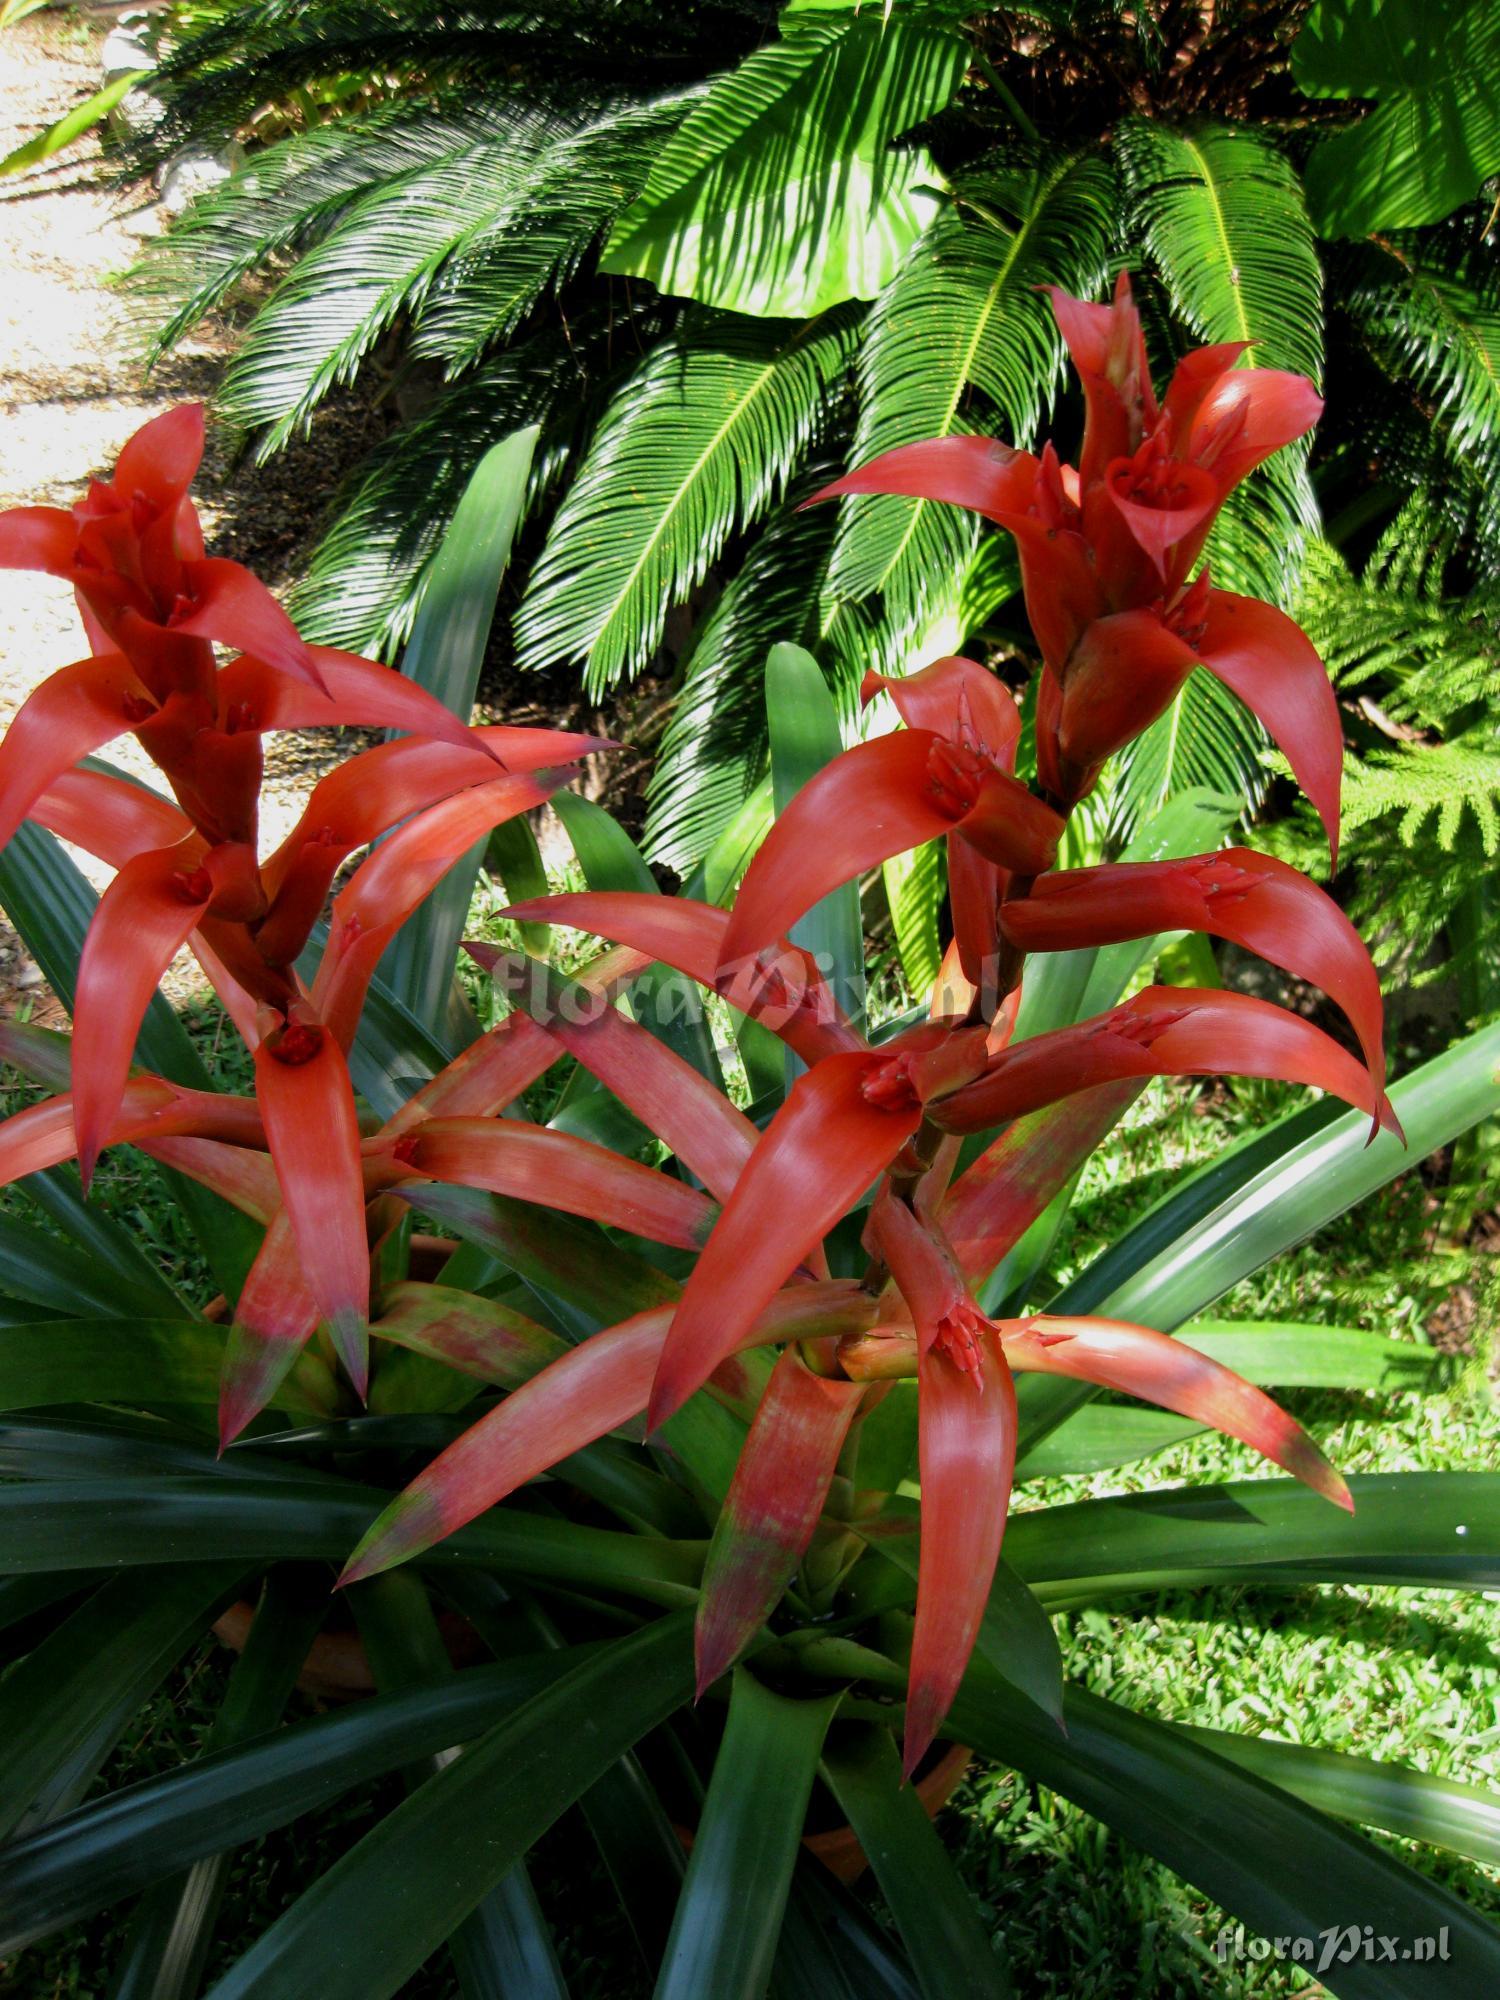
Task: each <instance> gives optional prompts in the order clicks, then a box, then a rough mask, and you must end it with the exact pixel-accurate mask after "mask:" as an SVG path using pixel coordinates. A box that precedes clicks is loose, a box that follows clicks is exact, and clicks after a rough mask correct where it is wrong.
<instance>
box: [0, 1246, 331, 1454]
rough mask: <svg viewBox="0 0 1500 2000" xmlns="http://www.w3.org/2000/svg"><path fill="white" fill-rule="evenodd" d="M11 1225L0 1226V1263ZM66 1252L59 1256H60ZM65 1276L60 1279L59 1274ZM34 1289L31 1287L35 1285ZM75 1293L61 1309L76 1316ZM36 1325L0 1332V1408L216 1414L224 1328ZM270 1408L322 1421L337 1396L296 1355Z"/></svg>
mask: <svg viewBox="0 0 1500 2000" xmlns="http://www.w3.org/2000/svg"><path fill="white" fill-rule="evenodd" d="M18 1227H19V1225H17V1224H13V1223H11V1222H10V1221H9V1219H8V1218H5V1219H4V1220H3V1221H0V1259H3V1257H4V1254H5V1251H6V1248H7V1246H10V1247H12V1248H13V1247H14V1236H15V1232H16V1231H17V1229H18ZM64 1254H65V1255H67V1254H68V1253H67V1252H66V1251H65V1253H64ZM63 1275H66V1274H63ZM34 1288H35V1289H39V1287H34ZM78 1307H79V1300H78V1299H77V1297H76V1296H74V1297H73V1298H71V1299H70V1300H69V1302H68V1306H67V1308H66V1310H68V1311H69V1312H71V1313H75V1314H76V1313H77V1311H78ZM118 1310H119V1301H118V1299H116V1301H115V1302H114V1305H113V1306H112V1307H109V1308H108V1310H107V1311H106V1310H104V1309H103V1307H102V1304H101V1310H100V1312H99V1316H98V1317H97V1318H93V1317H91V1318H88V1319H77V1318H66V1319H65V1318H57V1319H43V1320H39V1321H37V1322H35V1323H34V1324H32V1325H29V1326H5V1327H0V1409H5V1410H39V1409H46V1408H47V1407H48V1406H49V1405H55V1404H60V1403H109V1402H114V1403H124V1404H127V1405H131V1406H133V1407H135V1408H137V1409H140V1408H143V1407H145V1408H156V1407H158V1406H161V1405H166V1406H171V1405H173V1404H183V1403H191V1404H196V1405H200V1406H202V1407H204V1408H206V1409H210V1410H211V1409H215V1408H216V1407H217V1405H218V1400H219V1376H220V1371H221V1370H222V1368H223V1365H224V1343H225V1339H226V1337H227V1336H226V1330H225V1328H223V1327H222V1326H211V1325H209V1324H208V1323H207V1322H206V1321H205V1320H191V1319H183V1320H147V1319H116V1318H114V1317H112V1316H111V1315H112V1314H113V1313H114V1312H117V1311H118ZM273 1402H274V1404H275V1406H276V1408H278V1409H282V1410H293V1411H299V1412H301V1411H305V1412H308V1413H310V1414H315V1415H326V1414H327V1413H329V1412H330V1411H332V1410H333V1409H335V1408H336V1407H337V1404H338V1390H337V1387H336V1386H335V1384H334V1380H333V1377H332V1376H331V1375H330V1374H329V1372H328V1369H327V1367H326V1365H325V1364H324V1363H323V1362H322V1361H321V1360H319V1358H318V1356H317V1355H316V1354H313V1353H311V1352H307V1353H304V1354H302V1355H301V1356H300V1357H299V1359H298V1360H297V1362H296V1364H295V1365H294V1366H293V1368H292V1369H291V1371H290V1373H289V1374H288V1375H287V1376H286V1377H285V1379H284V1380H283V1381H282V1382H281V1384H280V1385H279V1386H278V1388H277V1391H276V1394H275V1397H274V1398H273Z"/></svg>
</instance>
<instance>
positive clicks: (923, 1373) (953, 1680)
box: [902, 1328, 1018, 1778]
mask: <svg viewBox="0 0 1500 2000" xmlns="http://www.w3.org/2000/svg"><path fill="white" fill-rule="evenodd" d="M981 1339H982V1349H983V1352H982V1361H981V1368H980V1372H979V1375H978V1376H977V1377H976V1376H975V1375H974V1374H973V1373H971V1372H969V1371H968V1370H965V1369H962V1368H958V1367H956V1366H955V1365H954V1363H953V1362H952V1361H951V1360H950V1359H949V1357H948V1355H947V1354H946V1353H945V1352H944V1350H943V1349H942V1347H940V1346H937V1345H934V1346H933V1347H931V1348H929V1349H928V1351H927V1352H926V1353H925V1354H924V1355H923V1356H922V1359H921V1362H920V1364H919V1372H918V1382H917V1392H918V1416H917V1457H918V1465H919V1469H920V1473H921V1483H922V1544H921V1555H920V1559H919V1569H918V1573H917V1618H916V1626H915V1629H914V1631H913V1634H912V1648H911V1678H910V1681H909V1684H908V1691H907V1701H906V1737H905V1742H904V1744H903V1760H902V1761H903V1767H904V1769H905V1772H906V1775H907V1777H908V1778H910V1776H911V1774H912V1772H913V1771H914V1770H915V1769H916V1767H917V1765H918V1764H919V1763H920V1762H921V1761H922V1758H923V1757H924V1756H925V1755H926V1754H927V1751H928V1749H929V1748H930V1747H931V1744H932V1740H933V1738H934V1737H935V1736H936V1735H937V1732H938V1730H939V1728H940V1727H941V1725H942V1721H943V1717H944V1716H945V1715H946V1714H947V1713H948V1709H949V1706H950V1705H951V1703H952V1701H953V1697H954V1695H955V1694H956V1693H957V1692H958V1684H959V1682H960V1681H961V1680H962V1679H963V1675H964V1669H965V1667H967V1665H968V1663H969V1655H970V1653H971V1652H972V1651H973V1650H974V1640H975V1637H976V1635H977V1634H978V1631H979V1624H980V1620H981V1619H982V1618H983V1617H984V1608H985V1605H986V1603H987V1601H988V1599H989V1594H990V1585H991V1583H992V1582H993V1581H994V1576H995V1565H996V1563H997V1562H998V1561H999V1560H1000V1544H1001V1540H1002V1538H1003V1537H1004V1534H1005V1518H1006V1515H1007V1513H1008V1512H1009V1509H1010V1488H1011V1479H1012V1476H1013V1474H1014V1472H1015V1465H1016V1432H1017V1421H1018V1420H1017V1413H1016V1390H1015V1384H1014V1382H1013V1381H1012V1380H1011V1373H1010V1369H1009V1368H1008V1367H1007V1365H1006V1362H1005V1357H1004V1355H1003V1354H1002V1352H1001V1350H1000V1345H999V1342H998V1341H997V1340H996V1339H995V1337H994V1335H993V1333H992V1332H991V1331H990V1330H989V1329H988V1328H986V1329H985V1330H984V1333H983V1335H982V1336H981Z"/></svg>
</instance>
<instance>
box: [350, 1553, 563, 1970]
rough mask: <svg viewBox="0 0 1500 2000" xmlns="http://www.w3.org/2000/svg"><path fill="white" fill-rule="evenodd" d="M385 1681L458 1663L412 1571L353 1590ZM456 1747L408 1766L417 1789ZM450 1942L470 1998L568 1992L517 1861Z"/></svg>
mask: <svg viewBox="0 0 1500 2000" xmlns="http://www.w3.org/2000/svg"><path fill="white" fill-rule="evenodd" d="M349 1594H350V1597H351V1599H352V1601H353V1606H354V1615H355V1618H356V1620H357V1621H358V1624H359V1629H360V1633H361V1635H362V1637H363V1639H364V1642H365V1650H366V1652H367V1653H368V1655H369V1659H370V1665H371V1668H372V1669H373V1671H374V1675H375V1685H376V1686H377V1687H378V1688H383V1689H389V1690H391V1691H393V1692H394V1691H396V1690H398V1689H401V1688H410V1687H418V1686H423V1685H426V1684H427V1683H429V1682H432V1681H442V1680H446V1679H448V1678H449V1677H450V1676H451V1674H452V1672H453V1668H452V1665H451V1663H450V1662H449V1659H448V1654H447V1650H446V1648H445V1647H444V1645H443V1639H442V1634H441V1633H440V1631H439V1630H438V1623H437V1619H436V1618H435V1616H434V1615H433V1610H432V1606H431V1604H430V1602H429V1601H428V1597H427V1592H426V1590H425V1588H424V1587H423V1585H422V1583H421V1581H420V1579H419V1578H418V1577H416V1576H415V1575H413V1574H412V1573H411V1572H410V1571H399V1572H397V1573H396V1574H395V1575H392V1576H379V1577H374V1578H372V1579H371V1580H370V1581H369V1582H368V1583H362V1584H359V1585H357V1586H356V1587H355V1588H354V1589H353V1590H352V1591H351V1592H350V1593H349ZM455 1754H456V1753H455V1752H453V1751H451V1750H444V1751H442V1752H440V1753H439V1754H438V1756H437V1757H435V1758H433V1759H432V1760H431V1762H430V1763H429V1764H424V1765H420V1766H416V1767H414V1768H413V1769H412V1770H411V1771H409V1772H408V1774H407V1784H408V1787H409V1789H412V1790H415V1789H416V1788H417V1786H418V1785H420V1784H421V1782H422V1780H423V1779H424V1778H426V1777H427V1776H429V1775H430V1774H431V1772H433V1771H440V1770H442V1768H443V1766H444V1765H445V1764H447V1763H449V1762H450V1761H451V1760H452V1758H453V1756H454V1755H455ZM448 1948H449V1951H450V1953H451V1955H452V1958H453V1964H454V1968H455V1970H456V1971H457V1973H458V1981H459V1985H460V1987H461V1988H462V1991H463V1994H464V2000H503V1996H504V1995H506V1994H507V1993H526V1994H535V1995H536V2000H567V1987H566V1986H565V1985H564V1984H563V1976H562V1970H561V1968H560V1967H559V1965H558V1963H557V1953H556V1950H555V1949H554V1947H553V1943H552V1933H551V1930H550V1929H549V1927H548V1924H547V1920H546V1918H545V1917H544V1916H543V1915H542V1912H541V1908H540V1905H539V1904H538V1903H537V1900H536V1896H535V1894H534V1893H533V1891H532V1887H531V1881H530V1878H529V1877H528V1875H527V1873H526V1864H525V1862H524V1861H517V1862H516V1864H515V1866H514V1867H513V1868H511V1870H510V1871H509V1873H508V1874H506V1875H504V1876H503V1877H502V1878H501V1880H500V1881H499V1882H497V1883H496V1884H495V1886H494V1888H493V1889H491V1890H489V1891H488V1892H487V1894H485V1895H484V1896H483V1897H481V1899H480V1901H479V1902H478V1904H477V1905H476V1906H475V1908H474V1909H473V1910H471V1911H470V1913H469V1915H468V1916H467V1917H465V1918H464V1920H463V1922H462V1923H461V1924H460V1925H459V1926H458V1928H457V1929H456V1930H455V1931H454V1933H453V1935H452V1936H451V1937H450V1938H449V1940H448Z"/></svg>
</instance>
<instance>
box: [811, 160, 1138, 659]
mask: <svg viewBox="0 0 1500 2000" xmlns="http://www.w3.org/2000/svg"><path fill="white" fill-rule="evenodd" d="M955 192H956V195H957V198H958V206H957V208H956V210H955V212H954V213H952V214H950V215H947V216H944V217H943V218H942V219H941V220H940V221H939V222H937V223H936V224H935V225H934V226H933V228H932V229H930V230H929V231H928V233H927V235H926V236H925V237H924V238H923V239H922V242H921V243H920V244H919V246H918V248H917V250H916V251H915V252H914V254H913V255H912V257H911V258H910V259H909V260H908V262H907V263H906V265H905V266H904V267H903V269H902V270H901V272H900V273H899V274H898V276H897V277H896V278H895V279H894V280H893V281H892V282H891V284H889V285H888V286H887V287H886V289H885V291H884V292H883V293H882V294H881V296H880V298H879V299H878V300H877V301H876V304H875V306H874V309H873V311H872V312H871V315H870V322H869V327H868V330H867V333H866V337H865V341H864V344H863V347H862V350H861V353H860V361H859V385H860V416H859V425H858V429H857V430H856V433H855V439H854V448H853V451H852V453H851V463H853V464H855V465H859V464H863V463H864V462H865V461H866V460H867V459H870V458H873V457H875V456H876V455H877V454H878V453H880V452H883V451H889V450H891V449H893V448H894V447H895V446H897V445H902V444H911V443H914V442H916V441H918V440H920V439H923V438H931V437H945V436H948V435H950V434H951V433H954V432H962V431H972V430H984V431H989V430H994V431H995V432H997V433H998V434H1000V435H1003V436H1005V437H1007V438H1009V439H1011V440H1013V441H1015V442H1017V443H1025V442H1027V441H1028V440H1029V438H1030V437H1031V435H1032V433H1033V431H1034V430H1035V428H1036V425H1037V422H1038V420H1039V418H1040V416H1041V413H1042V411H1043V409H1044V408H1045V407H1046V405H1047V404H1048V403H1049V402H1050V400H1051V398H1052V395H1053V394H1054V392H1055V390H1056V387H1057V384H1058V380H1059V378H1060V372H1061V353H1062V349H1061V343H1060V341H1059V339H1058V336H1057V329H1056V327H1055V325H1054V324H1053V320H1052V315H1051V313H1050V312H1049V310H1048V308H1047V302H1046V299H1045V298H1044V297H1043V296H1041V295H1040V294H1039V293H1038V291H1037V289H1036V288H1037V287H1038V286H1039V285H1044V284H1059V285H1062V286H1063V287H1064V288H1065V289H1067V290H1070V291H1075V292H1080V293H1083V294H1084V295H1089V294H1091V293H1092V292H1093V291H1094V290H1096V289H1097V287H1098V285H1099V283H1100V281H1101V278H1102V276H1103V273H1104V268H1105V260H1106V256H1107V252H1108V248H1109V236H1110V230H1111V226H1112V209H1113V193H1114V182H1113V176H1112V175H1111V173H1110V171H1109V168H1108V166H1107V165H1106V163H1105V162H1104V160H1103V159H1102V158H1100V157H1098V156H1097V155H1096V156H1094V157H1091V158H1083V159H1069V158H1066V157H1065V158H1061V159H1057V160H1054V161H1052V162H1050V163H1048V164H1046V165H1045V166H1041V167H1037V168H1026V167H1024V166H1020V167H1013V168H1009V169H1005V168H990V169H988V170H980V171H976V172H974V173H973V174H970V175H968V176H966V177H965V178H964V179H963V180H962V181H961V182H960V184H959V185H958V187H957V188H956V190H955ZM976 390H977V391H978V392H979V394H980V401H979V402H978V403H977V404H976V401H975V397H974V394H973V392H974V391H976ZM973 542H974V528H973V524H972V523H971V522H970V520H969V519H968V518H967V517H966V516H964V515H962V514H960V513H958V512H957V510H956V509H954V508H951V507H942V506H938V505H935V504H933V503H932V502H929V501H922V500H902V499H896V498H893V497H890V496H884V495H882V496H876V497H861V498H855V499H847V500H845V501H843V502H842V518H841V521H840V526H839V538H838V543H837V546H836V549H835V552H834V559H833V567H832V571H831V575H830V588H831V590H832V591H833V593H834V594H835V595H837V596H840V597H847V598H852V599H855V600H857V601H862V600H864V599H866V598H870V597H873V596H877V595H879V596H882V597H884V598H885V600H886V602H887V606H888V609H889V612H890V615H891V616H893V617H894V618H896V619H898V620H900V619H901V618H903V617H905V616H906V615H907V614H908V613H909V612H910V611H911V610H912V609H913V608H914V607H915V604H916V602H917V600H918V599H919V597H920V596H921V594H922V592H923V591H924V590H925V589H927V588H928V587H929V583H930V579H931V578H933V577H934V576H939V575H944V574H948V573H951V572H952V570H953V569H954V568H955V566H956V565H957V564H958V563H959V562H961V561H962V560H964V558H965V557H966V555H967V553H968V551H969V550H970V549H971V548H972V546H973Z"/></svg>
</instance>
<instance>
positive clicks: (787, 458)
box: [516, 308, 855, 694]
mask: <svg viewBox="0 0 1500 2000" xmlns="http://www.w3.org/2000/svg"><path fill="white" fill-rule="evenodd" d="M854 337H855V316H854V315H853V313H852V312H851V311H850V310H849V309H848V308H839V309H837V310H835V311H833V312H831V313H824V314H822V315H820V316H819V317H818V318H816V319H812V320H809V321H807V322H806V323H798V324H792V323H789V322H787V321H785V320H768V321H748V320H741V319H735V318H732V317H728V316H726V315H723V314H718V313H709V312H703V311H697V312H692V313H689V314H687V315H686V316H685V317H684V318H683V320H682V321H681V323H680V325H679V326H678V328H677V329H676V330H675V331H674V332H673V333H672V334H671V335H670V336H669V337H668V338H667V339H666V340H664V341H663V342H662V343H661V344H660V345H659V346H658V347H656V348H654V349H653V350H652V352H651V353H650V354H649V355H648V356H647V357H646V360H645V361H644V362H643V363H642V365H641V366H640V367H639V368H638V369H637V370H636V372H635V373H634V375H632V376H631V377H630V378H629V380H628V381H626V382H625V384H624V385H623V386H622V387H621V388H620V389H619V390H618V391H617V392H616V394H615V396H614V399H613V401H612V402H611V403H610V405H609V408H608V409H607V410H606V411H605V413H604V416H603V418H602V419H601V420H600V423H599V425H598V428H597V429H596V430H595V432H594V436H593V439H592V442H591V443H590V446H589V450H588V455H587V457H586V458H585V459H584V462H583V465H582V466H581V468H580V469H579V472H578V474H577V476H576V478H575V479H574V481H573V483H572V485H571V486H570V487H569V489H568V493H567V496H566V497H565V499H564V500H563V502H562V505H561V506H560V507H559V508H558V511H557V515H556V517H555V519H554V521H553V524H552V530H551V533H550V535H549V536H548V539H547V546H546V548H545V549H544V550H543V552H542V555H541V558H540V560H539V561H538V563H537V565H536V568H535V569H534V570H533V571H532V574H531V579H530V582H529V584H528V586H527V592H526V598H525V601H524V602H523V604H522V606H521V610H520V613H519V615H518V617H517V620H516V641H517V645H518V647H519V649H520V654H521V663H522V665H523V666H528V667H541V666H546V665H549V664H551V663H552V662H554V661H560V660H570V659H579V660H584V661H586V663H587V673H586V685H587V687H588V689H589V690H590V692H591V693H593V694H597V693H599V692H600V691H601V690H602V689H604V688H606V687H608V686H610V685H611V684H612V683H613V682H614V681H616V680H618V679H619V678H620V677H621V675H623V674H628V673H632V672H634V671H635V670H636V669H637V668H638V667H640V666H642V665H643V664H644V663H645V662H646V660H648V659H649V658H650V656H651V654H652V652H653V651H654V650H655V648H656V646H657V643H658V641H659V640H660V637H661V632H662V625H663V621H664V620H665V618H666V615H667V612H668V611H669V610H670V609H671V607H672V606H673V605H674V604H680V603H681V602H682V601H683V600H684V599H685V598H686V597H687V595H688V593H689V592H690V591H691V590H692V589H693V588H694V586H695V585H696V584H697V583H698V582H699V581H700V580H701V579H702V577H703V576H704V575H705V573H706V572H707V569H708V566H709V564H710V563H712V562H714V561H715V560H716V559H717V557H718V556H719V554H720V552H721V551H722V549H723V547H724V544H725V542H726V541H727V540H728V538H729V536H730V534H731V533H732V532H734V531H735V530H736V529H738V528H741V527H745V526H747V525H748V524H749V523H750V522H752V521H754V520H756V519H758V518H759V517H760V516H761V515H762V514H763V513H765V511H766V510H767V508H768V507H770V506H771V505H772V504H773V503H774V501H775V500H776V498H777V496H778V494H780V493H781V492H782V491H783V489H784V487H785V484H786V480H787V477H788V475H789V474H790V473H791V471H792V469H793V467H794V466H795V465H796V464H797V462H798V461H799V459H800V458H801V457H802V456H803V455H804V453H805V452H806V451H807V449H808V448H809V447H810V445H811V444H812V442H813V440H814V438H815V437H816V435H817V433H818V430H819V428H820V427H821V425H822V424H823V423H824V422H825V421H826V418H827V415H828V412H829V409H830V406H831V400H832V399H831V397H830V393H829V392H830V390H831V388H832V387H833V385H834V384H835V383H837V381H838V380H839V379H840V377H841V376H842V375H843V374H844V371H845V369H846V368H847V366H848V363H849V360H850V357H851V354H852V351H853V343H854Z"/></svg>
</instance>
